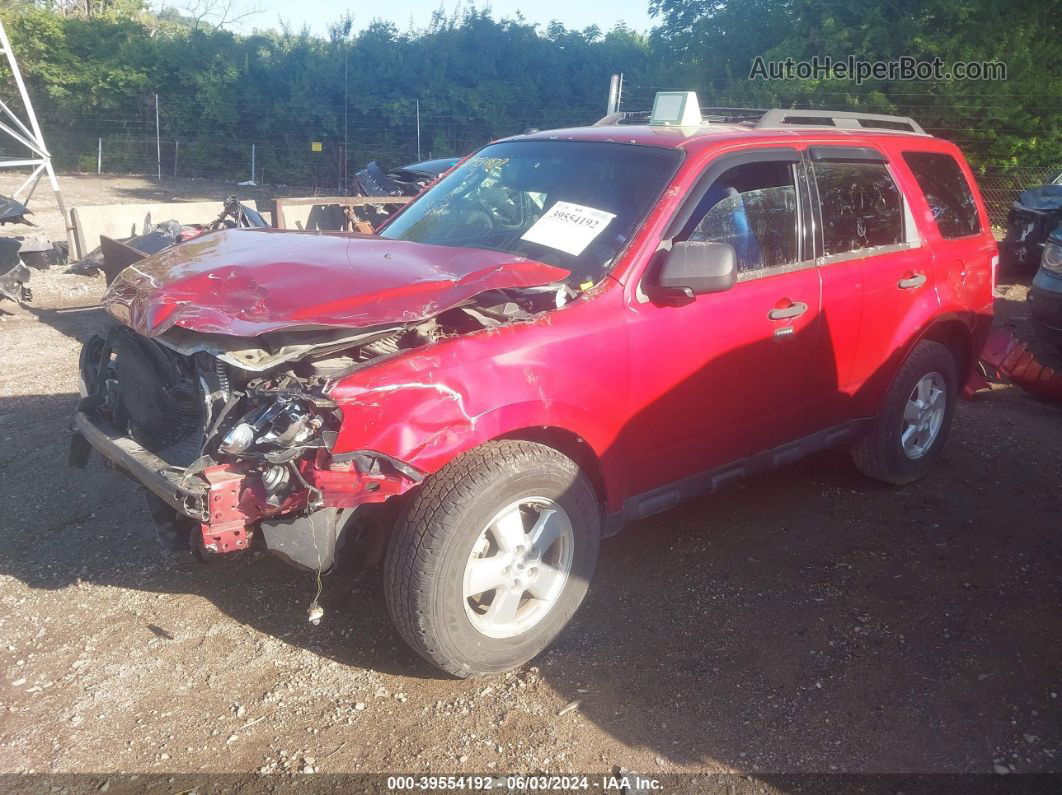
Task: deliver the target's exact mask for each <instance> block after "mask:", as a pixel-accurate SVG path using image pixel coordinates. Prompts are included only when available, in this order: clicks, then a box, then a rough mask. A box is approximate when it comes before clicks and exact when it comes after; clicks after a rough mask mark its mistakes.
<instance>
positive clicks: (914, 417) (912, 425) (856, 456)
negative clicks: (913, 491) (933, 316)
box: [852, 340, 958, 485]
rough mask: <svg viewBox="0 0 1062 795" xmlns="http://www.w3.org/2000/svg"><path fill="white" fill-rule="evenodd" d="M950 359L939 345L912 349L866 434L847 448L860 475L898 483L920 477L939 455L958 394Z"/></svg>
mask: <svg viewBox="0 0 1062 795" xmlns="http://www.w3.org/2000/svg"><path fill="white" fill-rule="evenodd" d="M956 369H957V368H956V366H955V358H954V357H953V356H952V354H951V351H949V350H948V349H947V348H946V347H945V346H943V345H941V344H940V343H939V342H933V341H931V340H923V341H922V342H919V343H918V344H917V345H915V347H914V349H913V350H912V351H911V353H910V354H909V355H908V356H907V359H906V360H905V361H904V363H903V365H902V366H901V367H900V371H899V372H898V373H897V374H896V378H895V379H893V382H892V386H891V387H890V388H889V392H888V394H887V395H886V396H885V400H884V402H883V404H882V407H881V412H880V413H879V414H878V416H877V417H876V418H875V420H874V422H873V425H872V426H871V428H870V430H869V432H868V433H867V434H866V436H864V437H863V438H862V439H860V440H859V442H857V443H856V444H855V445H854V446H853V447H852V460H853V461H854V462H855V465H856V468H857V469H859V471H860V472H862V473H863V474H864V475H867V476H869V477H872V478H874V479H876V480H881V481H884V482H886V483H893V484H895V485H903V484H905V483H910V482H912V481H914V480H917V479H918V478H920V477H922V476H923V475H924V474H925V473H926V472H928V471H929V470H930V468H932V466H933V464H934V463H936V461H937V459H938V458H939V457H940V452H941V449H942V448H943V447H944V441H945V440H946V439H947V437H948V431H949V430H950V429H951V421H952V416H953V415H954V413H955V400H956V397H957V396H958V388H957V382H958V377H957V375H956Z"/></svg>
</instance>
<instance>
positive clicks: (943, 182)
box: [903, 152, 981, 238]
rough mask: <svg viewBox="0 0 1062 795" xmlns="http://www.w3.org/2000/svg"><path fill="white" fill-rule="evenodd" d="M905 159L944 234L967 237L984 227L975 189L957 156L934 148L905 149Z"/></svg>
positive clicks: (945, 235)
mask: <svg viewBox="0 0 1062 795" xmlns="http://www.w3.org/2000/svg"><path fill="white" fill-rule="evenodd" d="M903 159H904V160H906V161H907V166H908V168H910V169H911V173H912V174H914V178H915V181H916V182H918V187H920V188H921V189H922V193H923V194H925V197H926V203H927V204H929V209H930V210H931V211H932V212H933V218H934V219H935V220H936V222H937V229H939V230H940V234H941V237H945V238H955V237H966V236H967V235H976V234H978V233H979V232H980V231H981V218H980V216H979V215H978V213H977V203H976V202H975V201H974V197H973V191H971V190H970V185H969V184H968V183H967V182H966V177H965V176H963V173H962V169H961V168H959V164H958V163H956V162H955V158H954V157H952V156H951V155H944V154H937V153H935V152H904V153H903Z"/></svg>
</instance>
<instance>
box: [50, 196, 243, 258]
mask: <svg viewBox="0 0 1062 795" xmlns="http://www.w3.org/2000/svg"><path fill="white" fill-rule="evenodd" d="M243 204H245V205H247V206H248V207H251V208H254V209H255V210H257V209H258V205H257V203H256V202H253V201H245V202H243ZM223 206H224V205H223V204H222V202H155V203H151V204H100V205H94V206H89V207H74V208H73V209H72V210H71V211H70V218H71V220H72V221H73V224H74V245H75V246H76V247H77V252H76V259H81V258H82V257H84V256H85V255H86V254H88V253H89V252H90V251H92V250H93V249H94V248H96V247H97V246H98V245H99V244H100V235H106V236H107V237H110V238H115V239H119V240H120V239H122V238H126V237H132V236H133V235H139V234H140V233H141V232H143V231H144V225H145V223H146V224H147V225H148V226H151V225H152V224H159V223H162V222H163V221H177V222H178V223H182V224H208V223H210V222H211V221H213V220H214V219H215V218H217V217H218V215H220V214H221V210H222V209H223Z"/></svg>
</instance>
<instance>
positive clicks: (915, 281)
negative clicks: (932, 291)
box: [896, 273, 926, 290]
mask: <svg viewBox="0 0 1062 795" xmlns="http://www.w3.org/2000/svg"><path fill="white" fill-rule="evenodd" d="M925 283H926V275H925V274H924V273H912V274H911V275H910V276H904V277H903V278H902V279H900V281H898V282H896V286H897V287H899V288H900V289H901V290H910V289H912V288H914V287H921V286H922V285H923V284H925Z"/></svg>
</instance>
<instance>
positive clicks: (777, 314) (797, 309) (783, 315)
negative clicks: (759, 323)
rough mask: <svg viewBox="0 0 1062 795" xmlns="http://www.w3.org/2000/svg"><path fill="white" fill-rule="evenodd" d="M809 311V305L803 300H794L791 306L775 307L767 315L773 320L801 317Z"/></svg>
mask: <svg viewBox="0 0 1062 795" xmlns="http://www.w3.org/2000/svg"><path fill="white" fill-rule="evenodd" d="M807 311H808V305H807V304H805V303H804V302H803V301H793V302H792V303H790V304H789V306H785V307H781V308H778V307H775V308H774V309H772V310H771V311H770V312H768V313H767V317H769V318H770V319H771V320H787V319H789V318H791V317H800V316H801V315H802V314H804V313H805V312H807Z"/></svg>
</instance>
